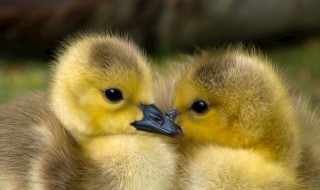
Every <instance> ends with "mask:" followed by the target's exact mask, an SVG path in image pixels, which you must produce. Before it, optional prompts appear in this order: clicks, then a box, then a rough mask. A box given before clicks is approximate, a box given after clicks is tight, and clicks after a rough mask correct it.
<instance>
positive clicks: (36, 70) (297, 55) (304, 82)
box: [0, 40, 320, 105]
mask: <svg viewBox="0 0 320 190" xmlns="http://www.w3.org/2000/svg"><path fill="white" fill-rule="evenodd" d="M265 53H266V54H267V56H268V58H269V59H270V60H271V61H272V62H273V63H274V64H276V65H279V67H280V68H281V69H282V70H284V71H285V72H286V73H287V75H289V78H291V79H292V80H293V83H294V84H295V85H296V86H297V87H298V88H300V89H301V90H302V91H303V92H304V93H305V94H306V95H310V97H311V101H312V102H313V103H314V104H316V105H320V41H319V40H313V41H308V42H305V43H303V44H299V45H296V46H290V47H282V48H275V49H272V50H268V51H267V52H265ZM171 56H176V55H175V54H174V55H171ZM166 59H167V57H161V58H155V62H156V63H158V64H159V63H161V62H163V61H165V60H166ZM48 74H49V72H48V64H43V63H42V64H41V63H40V62H39V61H34V62H31V61H27V62H13V61H5V60H1V59H0V102H3V101H7V100H10V99H13V98H15V97H17V96H21V95H23V94H25V93H27V92H28V91H35V90H41V89H44V88H46V86H47V85H48V80H49V75H48Z"/></svg>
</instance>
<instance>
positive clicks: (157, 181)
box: [85, 134, 177, 190]
mask: <svg viewBox="0 0 320 190" xmlns="http://www.w3.org/2000/svg"><path fill="white" fill-rule="evenodd" d="M86 150H88V152H87V153H86V155H88V156H89V158H90V159H92V160H93V161H94V162H95V163H96V164H97V165H99V166H101V169H102V170H104V171H106V172H105V173H106V175H107V176H108V178H112V181H110V183H106V184H105V185H104V186H103V188H102V189H123V190H131V189H157V190H166V189H172V187H173V182H174V181H175V180H176V178H175V177H176V176H175V175H176V173H175V172H176V167H177V163H176V159H177V158H176V153H175V150H174V148H173V147H170V146H169V145H168V144H166V143H164V141H163V140H162V139H160V138H158V137H156V136H148V135H143V134H140V135H134V134H132V135H110V136H108V137H99V138H95V139H93V140H91V141H89V143H88V144H87V146H86V147H85V151H86ZM102 177H103V176H101V178H102Z"/></svg>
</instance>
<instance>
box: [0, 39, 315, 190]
mask: <svg viewBox="0 0 320 190" xmlns="http://www.w3.org/2000/svg"><path fill="white" fill-rule="evenodd" d="M185 61H186V62H188V63H186V64H183V65H179V66H178V65H176V67H174V68H173V69H172V70H171V71H170V72H166V73H165V74H159V75H160V77H159V78H156V77H155V75H153V74H152V69H151V67H150V65H149V64H148V60H147V59H146V58H145V56H144V54H143V53H142V52H141V50H139V48H138V47H137V46H135V45H134V44H133V43H132V42H130V41H129V40H127V39H124V38H120V37H117V36H113V35H105V34H99V35H96V34H86V35H81V36H80V37H77V38H75V39H73V40H70V41H69V42H68V43H66V44H65V45H64V47H63V48H62V49H61V52H60V53H59V55H58V56H57V59H56V63H55V64H54V66H53V75H52V82H51V86H50V90H49V91H48V92H47V93H35V94H30V95H28V96H26V97H23V98H21V99H19V100H16V101H12V102H10V103H7V104H4V105H1V107H0V189H10V190H11V189H30V190H34V189H41V190H47V189H59V190H64V189H77V190H78V189H79V190H82V189H83V190H88V189H90V190H91V189H123V190H129V189H130V190H131V189H137V190H140V189H155V190H169V189H170V190H172V189H190V190H198V189H199V190H207V189H208V190H209V189H221V190H245V189H249V190H258V189H261V190H267V189H268V190H273V189H279V190H280V189H320V140H319V139H320V136H319V135H320V132H319V130H320V129H319V127H320V120H319V119H317V116H316V113H315V112H313V111H311V110H309V109H308V106H307V103H306V101H305V100H303V98H296V97H294V96H293V95H292V94H291V93H290V92H289V88H288V87H287V85H286V84H285V82H284V80H283V79H282V77H281V74H279V73H278V72H277V71H276V69H274V68H273V67H272V66H271V65H270V63H269V62H268V61H267V60H266V59H265V58H263V57H262V56H261V55H259V54H257V53H254V52H250V51H247V50H243V49H241V48H230V49H228V50H225V51H220V52H216V53H209V52H204V53H202V54H201V55H198V56H195V57H192V58H190V59H187V60H185ZM153 83H154V84H155V85H153ZM154 104H156V105H157V106H158V107H159V108H161V109H162V110H163V111H168V112H167V113H166V114H164V113H163V112H161V111H160V110H159V109H158V107H157V106H155V105H154ZM179 126H180V127H181V128H182V130H181V128H180V127H179ZM155 133H157V134H155ZM166 136H171V137H178V138H174V139H173V138H169V137H166Z"/></svg>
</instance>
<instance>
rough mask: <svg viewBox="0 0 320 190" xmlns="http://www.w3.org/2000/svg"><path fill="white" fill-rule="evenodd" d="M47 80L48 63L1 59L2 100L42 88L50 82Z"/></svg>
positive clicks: (0, 92) (0, 96)
mask: <svg viewBox="0 0 320 190" xmlns="http://www.w3.org/2000/svg"><path fill="white" fill-rule="evenodd" d="M47 81H48V69H47V66H46V64H40V63H37V62H23V63H15V62H10V61H4V60H0V102H2V101H7V100H10V99H12V98H15V97H17V96H20V95H23V94H25V93H27V92H28V91H35V90H42V89H44V88H45V87H46V85H47V84H48V82H47Z"/></svg>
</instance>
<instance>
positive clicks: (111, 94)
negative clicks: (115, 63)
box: [104, 88, 123, 102]
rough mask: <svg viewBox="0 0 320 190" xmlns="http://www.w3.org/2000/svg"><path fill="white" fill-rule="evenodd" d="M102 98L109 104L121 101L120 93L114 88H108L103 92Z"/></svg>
mask: <svg viewBox="0 0 320 190" xmlns="http://www.w3.org/2000/svg"><path fill="white" fill-rule="evenodd" d="M104 96H105V97H106V98H107V99H108V100H110V101H111V102H119V101H120V100H122V99H123V96H122V93H121V91H120V90H118V89H116V88H109V89H107V90H105V91H104Z"/></svg>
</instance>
